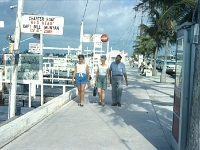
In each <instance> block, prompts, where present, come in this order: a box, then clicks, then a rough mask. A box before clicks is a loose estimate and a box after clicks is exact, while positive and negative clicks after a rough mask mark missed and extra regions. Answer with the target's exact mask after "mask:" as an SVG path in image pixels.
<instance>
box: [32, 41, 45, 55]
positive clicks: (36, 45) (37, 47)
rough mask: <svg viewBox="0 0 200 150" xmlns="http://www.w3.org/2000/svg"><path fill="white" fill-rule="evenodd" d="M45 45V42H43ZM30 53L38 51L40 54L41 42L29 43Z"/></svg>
mask: <svg viewBox="0 0 200 150" xmlns="http://www.w3.org/2000/svg"><path fill="white" fill-rule="evenodd" d="M43 46H44V44H43ZM28 52H29V53H36V54H40V53H41V50H40V43H29V50H28Z"/></svg>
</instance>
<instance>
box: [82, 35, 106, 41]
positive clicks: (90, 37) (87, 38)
mask: <svg viewBox="0 0 200 150" xmlns="http://www.w3.org/2000/svg"><path fill="white" fill-rule="evenodd" d="M101 36H102V34H83V42H95V43H100V42H101Z"/></svg>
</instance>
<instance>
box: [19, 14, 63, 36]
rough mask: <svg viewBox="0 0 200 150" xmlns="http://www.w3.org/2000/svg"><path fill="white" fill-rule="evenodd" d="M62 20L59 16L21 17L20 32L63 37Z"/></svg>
mask: <svg viewBox="0 0 200 150" xmlns="http://www.w3.org/2000/svg"><path fill="white" fill-rule="evenodd" d="M63 28H64V18H63V17H60V16H42V15H23V16H22V25H21V32H23V33H36V34H52V35H63Z"/></svg>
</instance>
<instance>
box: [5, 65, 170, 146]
mask: <svg viewBox="0 0 200 150" xmlns="http://www.w3.org/2000/svg"><path fill="white" fill-rule="evenodd" d="M127 70H128V72H127V73H128V80H129V84H130V85H129V86H128V87H126V86H124V91H123V98H122V107H117V106H111V103H112V102H111V88H108V90H107V91H106V105H105V107H101V106H99V105H98V104H97V102H98V97H93V96H92V88H90V89H88V90H86V95H85V104H84V107H79V106H78V105H77V102H78V99H77V98H75V99H74V100H73V101H70V102H69V103H67V104H66V105H64V106H63V107H62V108H60V109H59V110H58V111H56V112H54V113H53V114H52V115H50V116H49V117H48V118H46V119H45V120H43V121H42V122H40V123H38V124H37V125H36V126H34V127H33V128H31V129H30V130H29V131H27V132H26V133H24V134H23V135H21V136H20V137H18V138H17V139H16V140H14V141H12V142H11V143H9V144H8V145H6V146H5V147H3V148H2V150H13V149H14V150H32V149H38V150H65V149H66V150H170V149H171V121H172V105H173V87H174V85H173V82H174V79H173V78H171V77H170V76H169V77H167V82H168V83H167V84H161V83H158V81H159V76H156V77H145V76H140V75H139V72H138V71H137V69H136V68H132V67H129V66H127Z"/></svg>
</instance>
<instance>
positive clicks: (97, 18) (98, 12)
mask: <svg viewBox="0 0 200 150" xmlns="http://www.w3.org/2000/svg"><path fill="white" fill-rule="evenodd" d="M100 9H101V0H100V2H99V10H98V14H97V21H96V27H95V30H94V33H95V34H96V31H97V23H98V20H99V12H100Z"/></svg>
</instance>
